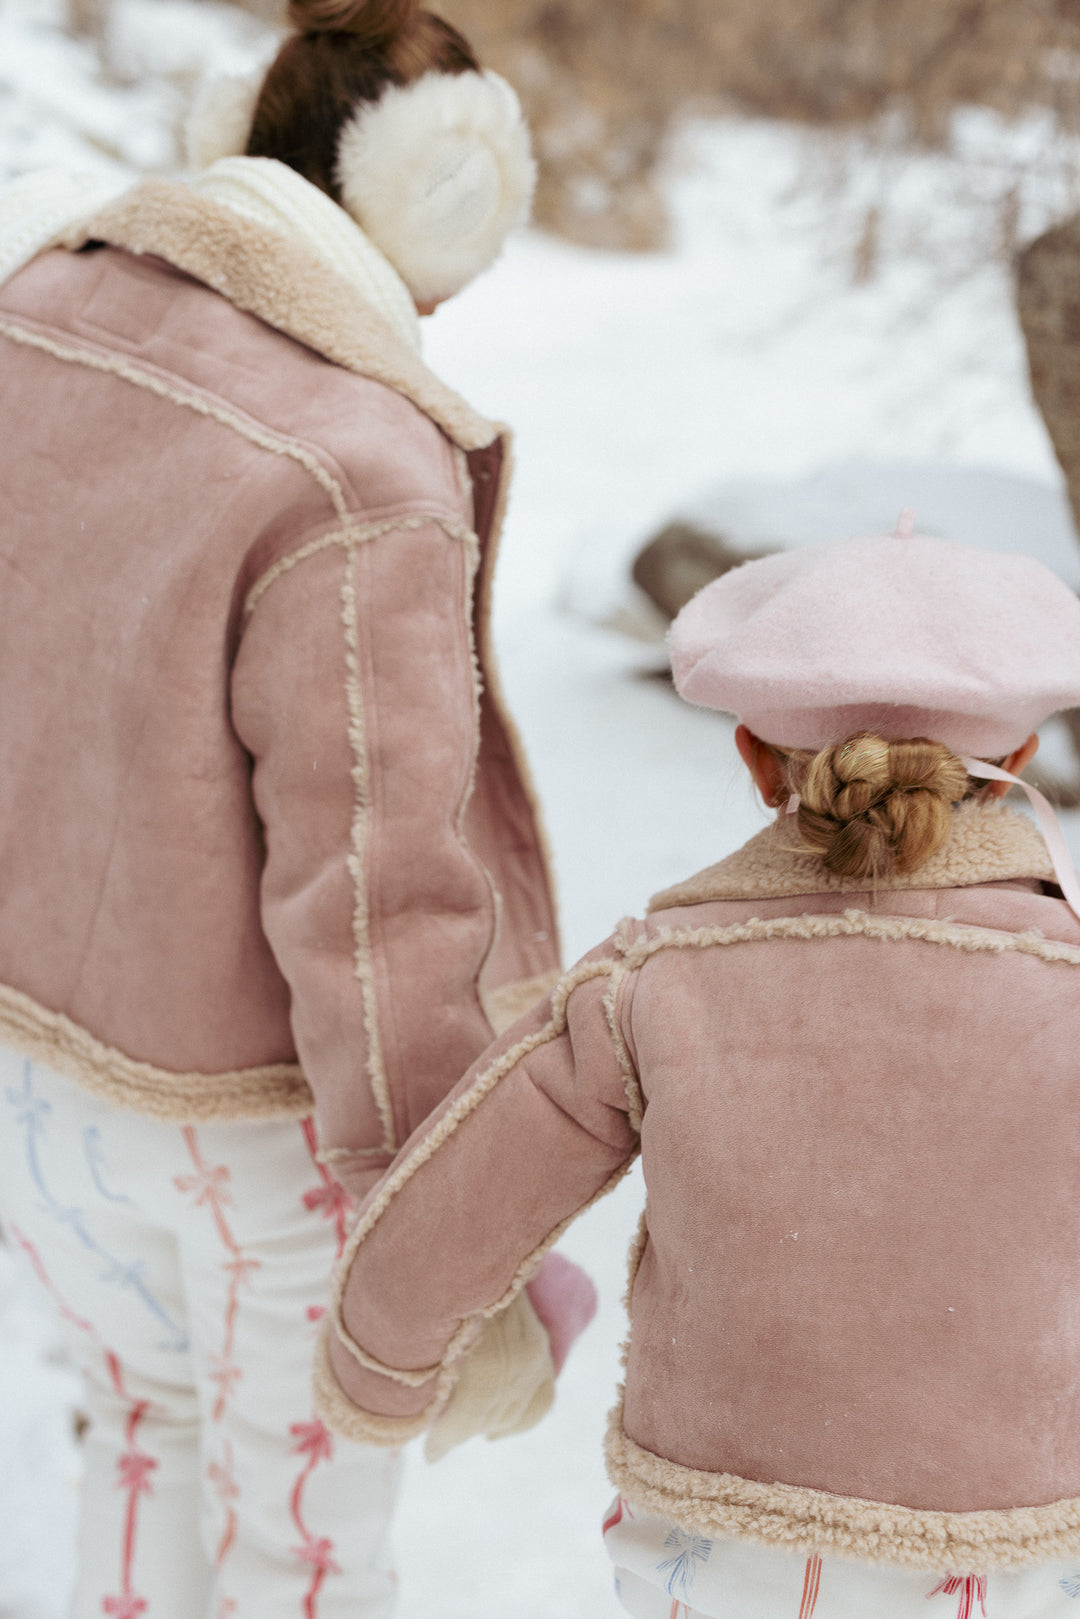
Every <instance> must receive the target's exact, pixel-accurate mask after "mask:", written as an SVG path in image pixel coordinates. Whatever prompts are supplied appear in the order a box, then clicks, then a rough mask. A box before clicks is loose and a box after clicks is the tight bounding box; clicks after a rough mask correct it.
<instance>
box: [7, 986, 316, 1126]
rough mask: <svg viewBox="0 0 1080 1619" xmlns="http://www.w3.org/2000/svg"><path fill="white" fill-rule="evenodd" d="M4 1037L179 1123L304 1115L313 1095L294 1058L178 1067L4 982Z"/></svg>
mask: <svg viewBox="0 0 1080 1619" xmlns="http://www.w3.org/2000/svg"><path fill="white" fill-rule="evenodd" d="M0 1043H2V1044H4V1045H7V1046H10V1047H11V1048H12V1049H13V1050H15V1051H19V1052H22V1053H23V1055H24V1056H27V1057H31V1058H33V1059H34V1060H36V1061H38V1062H42V1063H45V1064H47V1065H48V1067H50V1068H52V1069H54V1070H55V1071H56V1072H57V1073H59V1074H63V1075H64V1076H65V1077H66V1078H68V1079H71V1080H73V1081H74V1082H75V1083H76V1084H77V1085H80V1086H81V1087H82V1088H83V1090H86V1091H89V1092H90V1094H91V1095H92V1096H97V1097H99V1098H100V1099H101V1100H102V1101H105V1102H112V1103H114V1104H115V1105H116V1106H117V1107H122V1108H127V1109H128V1110H129V1111H131V1112H135V1113H145V1114H149V1115H150V1116H151V1117H152V1118H156V1119H161V1120H163V1121H165V1122H168V1123H174V1124H210V1123H228V1122H230V1121H232V1120H234V1119H300V1118H306V1117H307V1116H308V1115H309V1114H311V1113H312V1112H314V1109H315V1100H314V1097H313V1096H312V1094H311V1090H310V1088H309V1086H308V1083H307V1080H306V1079H305V1078H304V1075H303V1073H302V1072H301V1070H300V1068H299V1067H298V1066H297V1065H296V1064H295V1063H267V1064H264V1065H262V1066H260V1067H255V1068H233V1069H228V1070H226V1071H224V1072H222V1073H216V1074H213V1073H211V1074H204V1073H198V1072H189V1073H181V1072H178V1071H176V1070H173V1069H169V1068H158V1067H157V1066H156V1065H155V1064H153V1063H148V1062H139V1061H137V1060H136V1059H135V1058H134V1057H127V1056H125V1055H124V1053H123V1052H122V1051H117V1050H116V1049H115V1048H114V1047H112V1046H107V1045H105V1044H104V1043H103V1042H102V1041H100V1040H97V1039H96V1038H95V1037H94V1036H93V1035H92V1034H90V1033H89V1032H88V1031H87V1030H86V1029H84V1028H82V1027H81V1026H80V1025H79V1024H78V1023H74V1022H73V1021H72V1020H71V1019H70V1018H68V1017H65V1016H64V1014H63V1013H62V1012H50V1011H48V1010H47V1009H46V1008H45V1007H43V1006H40V1005H39V1004H38V1002H37V1001H35V1000H32V999H31V997H30V996H29V995H24V994H22V992H21V991H20V990H16V989H11V988H10V987H9V986H7V985H0Z"/></svg>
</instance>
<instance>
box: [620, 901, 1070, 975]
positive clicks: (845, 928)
mask: <svg viewBox="0 0 1080 1619" xmlns="http://www.w3.org/2000/svg"><path fill="white" fill-rule="evenodd" d="M855 938H865V939H881V940H890V941H891V942H893V943H902V942H904V941H905V940H917V941H920V942H922V943H924V944H938V945H947V946H949V947H951V948H952V949H955V950H966V951H968V952H969V953H970V954H972V955H984V954H985V955H991V956H1000V955H1006V954H1008V953H1010V952H1015V953H1016V954H1017V955H1021V956H1034V957H1035V958H1036V960H1038V961H1045V962H1048V963H1052V964H1055V965H1064V966H1068V967H1080V945H1076V944H1063V943H1060V942H1059V941H1057V940H1055V939H1044V938H1043V937H1042V935H1041V934H1038V933H1008V932H1006V931H1004V930H1000V931H999V930H998V929H996V928H983V927H975V926H971V925H969V924H967V923H963V922H935V921H930V920H927V919H925V918H923V917H918V916H888V915H884V916H882V915H872V914H871V913H870V912H869V911H859V910H854V909H852V910H849V911H844V912H843V913H842V914H841V915H840V916H835V915H832V914H828V915H824V914H823V915H818V916H813V915H810V916H807V915H804V916H775V917H772V918H771V919H769V920H768V921H762V920H761V919H760V918H759V917H755V918H753V919H752V920H751V921H749V922H736V923H733V924H732V925H731V926H730V927H711V928H661V929H660V931H659V932H658V933H655V934H653V936H652V938H646V939H642V940H641V942H640V943H639V944H637V945H635V947H634V948H633V950H631V951H630V953H629V955H628V956H627V958H626V960H627V966H628V967H629V968H630V969H631V970H633V969H634V968H636V967H642V966H644V964H645V962H646V961H648V959H649V957H650V956H655V955H659V954H660V952H661V951H663V950H706V949H709V948H711V947H712V946H713V945H720V946H723V945H734V944H761V943H764V942H766V941H767V940H770V939H855Z"/></svg>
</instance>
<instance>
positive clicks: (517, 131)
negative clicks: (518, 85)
mask: <svg viewBox="0 0 1080 1619" xmlns="http://www.w3.org/2000/svg"><path fill="white" fill-rule="evenodd" d="M338 183H339V184H340V186H341V195H342V201H343V202H344V204H345V207H346V208H347V209H348V211H349V213H350V214H351V215H352V216H353V218H354V219H356V220H357V221H358V222H359V223H360V224H361V225H362V226H363V228H364V230H365V231H366V232H367V234H368V236H370V238H371V240H372V241H373V242H375V244H376V245H377V246H378V247H380V248H381V249H382V251H383V252H384V253H385V254H386V257H387V258H388V259H389V260H390V263H391V264H392V265H393V266H394V267H395V269H396V270H397V271H398V273H399V275H400V276H401V278H402V280H403V281H404V282H405V284H406V286H407V287H408V288H409V290H410V292H411V293H412V294H413V296H414V298H416V299H417V300H418V301H419V302H420V303H427V302H429V301H432V300H438V299H442V298H449V297H451V296H452V295H453V294H454V293H455V292H458V291H460V289H461V288H462V287H464V286H465V285H466V284H467V283H468V282H469V281H471V280H472V279H473V278H474V277H475V276H477V275H479V273H480V272H481V270H486V269H487V268H488V266H489V265H491V264H493V263H494V261H495V259H496V258H497V257H498V255H499V253H500V252H501V251H502V246H503V242H504V240H505V238H506V236H507V235H508V233H509V232H510V231H511V230H513V229H514V228H515V227H516V226H518V225H522V224H524V222H525V220H526V218H527V217H528V212H529V207H530V204H531V202H532V194H533V191H534V189H535V186H536V165H535V163H534V162H533V158H532V153H531V150H530V146H529V135H528V130H527V129H526V127H525V122H524V119H523V118H522V115H521V106H520V104H519V102H518V99H517V96H516V95H515V94H514V92H513V90H512V89H511V88H510V86H509V85H508V84H507V83H506V81H505V79H501V78H500V77H499V76H498V74H497V73H490V72H489V73H458V74H452V73H428V74H425V75H424V77H423V78H421V79H417V80H415V81H414V82H413V83H412V84H408V85H404V86H401V87H398V86H394V85H392V86H390V87H389V88H388V89H387V90H385V91H384V92H383V94H382V96H381V97H380V99H379V100H378V101H376V102H371V103H365V104H363V105H362V106H361V107H360V108H359V109H358V111H357V112H356V114H355V115H354V117H353V118H352V119H351V120H350V122H349V123H347V124H346V125H345V127H344V129H343V130H342V133H341V139H340V142H339V145H338Z"/></svg>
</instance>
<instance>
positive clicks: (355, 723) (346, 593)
mask: <svg viewBox="0 0 1080 1619" xmlns="http://www.w3.org/2000/svg"><path fill="white" fill-rule="evenodd" d="M356 556H357V547H356V546H355V545H352V546H350V547H349V548H348V549H347V550H346V553H345V568H344V571H343V574H342V580H341V622H342V626H343V629H344V636H345V702H346V707H347V711H348V717H349V718H348V730H349V746H350V749H351V751H352V757H353V762H352V768H351V771H350V775H351V776H352V781H353V815H352V825H351V829H350V841H351V845H352V847H351V849H350V851H349V858H348V869H349V874H350V876H351V877H352V881H353V922H352V930H353V973H354V976H355V977H356V979H357V981H358V982H359V984H360V990H361V998H362V1002H363V1010H364V1032H365V1034H366V1036H367V1070H368V1083H369V1084H370V1086H371V1092H372V1096H373V1098H374V1101H375V1107H376V1111H377V1112H378V1115H379V1119H380V1122H381V1124H382V1128H383V1139H382V1150H383V1151H384V1152H395V1151H396V1150H397V1133H396V1130H395V1126H394V1110H393V1103H392V1100H391V1097H390V1086H389V1082H388V1079H387V1075H386V1067H385V1064H384V1062H383V1053H382V1044H381V1041H380V1037H379V1007H378V997H377V994H376V989H375V969H374V962H373V960H372V951H371V913H370V906H369V904H368V893H367V849H368V835H369V830H370V809H371V803H370V779H369V771H368V758H367V734H366V726H365V723H364V693H363V685H362V678H361V673H360V629H359V611H358V606H357V598H356V582H355V579H354V573H353V570H354V568H355V565H356Z"/></svg>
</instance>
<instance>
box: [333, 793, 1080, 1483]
mask: <svg viewBox="0 0 1080 1619" xmlns="http://www.w3.org/2000/svg"><path fill="white" fill-rule="evenodd" d="M980 813H981V812H980V811H979V810H978V809H975V810H973V811H969V812H968V815H967V820H966V825H967V827H968V832H969V834H970V835H971V836H972V838H973V843H976V842H977V841H978V834H979V827H978V819H977V818H978V815H979V814H980ZM985 813H988V814H990V813H994V812H992V811H989V810H988V811H986V812H985ZM995 824H999V823H995ZM1025 836H1027V837H1030V834H1027V833H1025ZM777 841H778V842H782V840H777ZM785 858H786V857H785ZM1043 858H1044V857H1043V856H1040V857H1039V862H1040V863H1041V861H1042V859H1043ZM717 870H718V871H721V872H722V871H723V867H720V868H717ZM853 913H854V914H855V916H856V922H855V923H853V922H851V920H850V918H851V915H852V914H853ZM860 915H861V916H863V917H865V918H868V919H869V924H868V927H869V931H867V929H866V928H864V927H863V924H862V923H861V922H858V917H859V916H860ZM787 919H802V920H801V921H799V922H798V923H797V925H796V926H795V936H794V937H784V936H778V933H779V934H782V932H783V927H784V925H786V923H787ZM832 923H838V924H840V925H841V926H842V927H845V928H847V929H848V931H847V932H846V933H845V932H841V933H840V934H839V935H837V936H826V935H824V934H823V933H822V932H821V931H820V930H821V929H822V928H823V927H824V926H825V925H828V924H832ZM751 924H752V926H751ZM856 924H857V925H856ZM875 927H876V928H877V932H875V931H874V928H875ZM748 929H749V931H747V930H748ZM860 929H862V931H860ZM740 930H742V931H740ZM770 930H772V935H770ZM815 930H817V931H815ZM943 930H944V932H943ZM949 930H951V931H949ZM894 935H895V936H894ZM1049 942H1052V943H1049ZM1013 946H1016V947H1013ZM1055 946H1060V947H1065V948H1064V950H1062V949H1060V948H1059V949H1058V954H1059V955H1064V956H1066V957H1067V956H1068V952H1069V947H1071V948H1072V949H1073V951H1074V952H1075V951H1076V949H1077V947H1080V924H1078V922H1077V920H1076V919H1075V918H1074V917H1073V916H1072V915H1071V914H1070V912H1069V911H1068V909H1067V907H1066V906H1065V904H1064V902H1063V901H1062V900H1061V898H1060V897H1058V896H1057V895H1056V893H1055V892H1054V891H1053V889H1052V888H1051V887H1049V886H1048V885H1047V884H1045V883H1044V882H1043V881H1042V880H1039V879H1036V878H1034V877H1032V878H1030V879H1025V878H1023V877H1022V876H1017V877H1015V878H1012V879H1011V880H1008V881H1001V882H995V881H990V882H987V881H982V882H979V881H974V882H973V883H972V884H971V885H970V886H966V887H942V888H936V889H935V888H926V889H918V888H912V889H908V890H904V891H899V890H898V891H891V892H889V891H882V890H879V891H878V892H877V893H871V892H859V891H857V890H854V889H851V890H849V891H847V892H836V893H820V894H809V895H808V894H795V895H792V896H784V895H780V896H777V897H771V898H769V897H756V898H755V897H747V898H743V899H707V898H706V899H702V900H701V902H699V903H694V904H687V905H682V906H677V907H671V908H668V909H661V910H659V911H657V912H655V913H654V914H652V915H651V916H650V917H649V918H648V920H647V922H645V923H637V924H633V925H632V926H630V927H626V926H624V927H623V928H622V929H621V930H620V933H619V934H618V935H617V936H616V937H615V938H613V939H612V940H609V941H608V942H607V944H606V945H603V946H601V947H599V948H598V949H597V950H596V951H595V952H593V953H592V955H591V956H590V957H589V958H587V961H586V964H585V966H584V967H583V968H579V969H575V971H574V973H572V974H571V975H570V976H569V977H568V979H567V980H566V981H565V987H564V989H563V990H562V991H560V993H559V995H557V996H556V998H555V1000H554V1002H552V1003H549V1007H548V1009H547V1011H546V1012H545V1011H544V1010H543V1009H541V1010H538V1011H537V1012H536V1013H534V1014H533V1015H532V1016H531V1017H530V1018H528V1019H526V1020H523V1021H522V1023H521V1024H519V1025H518V1027H517V1029H516V1030H514V1031H511V1033H510V1034H508V1035H507V1036H506V1037H504V1040H503V1041H502V1042H501V1043H500V1044H499V1045H498V1046H496V1047H495V1048H493V1051H492V1053H490V1054H489V1055H488V1056H487V1057H486V1058H483V1059H481V1060H480V1061H479V1062H478V1063H477V1064H476V1065H475V1066H474V1068H473V1070H472V1071H471V1073H470V1074H469V1075H468V1076H467V1077H466V1078H465V1080H463V1082H462V1084H461V1086H460V1087H459V1089H458V1092H457V1096H458V1098H459V1099H460V1100H459V1103H458V1113H459V1114H460V1113H461V1110H462V1108H463V1106H464V1099H465V1098H467V1097H471V1098H474V1100H475V1105H472V1106H471V1107H470V1108H469V1109H468V1110H467V1112H466V1113H465V1114H464V1115H463V1116H461V1118H460V1122H459V1123H458V1124H457V1126H456V1128H454V1129H453V1130H451V1131H449V1132H448V1131H447V1129H446V1126H445V1125H440V1119H441V1118H442V1117H444V1116H445V1115H446V1112H447V1109H448V1108H449V1107H451V1106H452V1105H453V1099H451V1102H449V1103H448V1104H447V1105H446V1107H445V1108H444V1109H442V1110H440V1113H439V1114H438V1115H436V1117H435V1119H433V1120H432V1121H431V1123H430V1124H429V1125H428V1126H427V1127H425V1129H424V1130H422V1131H421V1132H419V1133H418V1135H417V1136H416V1137H415V1138H414V1140H413V1142H412V1143H411V1144H410V1149H409V1150H407V1151H406V1153H405V1154H403V1155H402V1158H401V1160H400V1162H399V1166H398V1169H397V1171H396V1172H395V1174H394V1175H393V1177H392V1178H388V1180H387V1181H386V1183H385V1185H384V1187H383V1188H382V1189H381V1190H380V1191H379V1192H377V1193H375V1194H373V1198H372V1201H371V1202H370V1203H369V1204H368V1205H367V1209H366V1211H364V1210H362V1211H361V1221H360V1225H359V1226H358V1231H357V1235H358V1239H359V1240H358V1245H357V1246H356V1250H355V1254H354V1256H353V1258H352V1262H351V1269H350V1271H349V1273H348V1280H347V1286H346V1290H345V1295H344V1312H343V1321H344V1330H345V1331H346V1332H347V1334H348V1335H349V1336H350V1337H351V1338H352V1340H353V1341H354V1342H355V1343H357V1344H359V1345H360V1346H362V1348H363V1350H364V1351H365V1352H366V1353H367V1354H368V1355H369V1356H370V1357H374V1359H375V1360H376V1361H378V1362H381V1363H383V1364H384V1365H385V1366H387V1367H392V1368H408V1369H422V1368H427V1367H434V1366H436V1365H437V1364H438V1363H439V1362H440V1359H441V1358H442V1357H443V1356H444V1354H445V1353H446V1351H447V1348H448V1345H449V1344H450V1343H451V1341H452V1338H453V1335H454V1334H455V1333H456V1332H457V1331H458V1329H459V1326H460V1324H461V1323H462V1322H463V1321H468V1320H469V1319H470V1317H471V1316H474V1315H475V1314H476V1313H477V1312H481V1311H483V1310H485V1309H489V1308H490V1307H491V1306H492V1305H493V1304H494V1303H495V1302H496V1301H497V1300H499V1299H500V1298H501V1297H503V1296H504V1295H505V1292H506V1290H507V1289H508V1288H509V1287H510V1286H511V1285H512V1282H513V1278H514V1276H515V1274H519V1273H520V1272H519V1268H520V1267H522V1266H523V1264H527V1262H528V1256H529V1255H530V1254H531V1253H534V1252H535V1251H536V1249H537V1247H538V1245H540V1244H542V1243H543V1242H544V1240H545V1237H546V1236H547V1234H548V1233H550V1232H551V1231H552V1230H553V1229H555V1228H556V1227H557V1226H559V1225H560V1224H561V1222H563V1221H565V1220H566V1219H567V1218H568V1217H570V1216H572V1215H573V1214H574V1213H575V1212H576V1211H577V1210H579V1209H580V1208H582V1207H583V1206H584V1205H585V1204H587V1203H588V1202H589V1200H590V1199H591V1198H593V1197H595V1196H596V1195H597V1193H598V1192H599V1191H600V1190H601V1189H602V1188H603V1187H604V1186H605V1185H606V1184H608V1183H609V1182H610V1179H611V1176H612V1174H613V1172H615V1171H617V1169H618V1167H619V1166H620V1165H621V1164H626V1163H627V1162H628V1161H629V1160H630V1159H631V1158H632V1157H633V1155H634V1154H635V1153H636V1152H637V1150H638V1149H639V1147H640V1151H641V1153H642V1157H643V1165H644V1171H645V1182H646V1187H647V1193H648V1202H647V1207H646V1211H645V1221H644V1226H643V1233H642V1245H641V1247H640V1251H639V1262H638V1264H637V1269H636V1275H635V1277H634V1281H633V1288H632V1297H631V1304H630V1313H631V1337H630V1345H629V1359H628V1363H627V1368H626V1398H625V1410H624V1418H623V1421H624V1431H625V1434H626V1435H627V1436H628V1437H629V1438H630V1439H631V1440H633V1441H635V1442H636V1444H637V1445H639V1446H640V1447H642V1448H643V1450H645V1451H646V1452H649V1453H651V1454H652V1456H654V1457H656V1458H661V1459H663V1460H666V1461H671V1462H675V1463H677V1464H680V1465H681V1466H683V1467H686V1468H691V1469H697V1470H702V1471H704V1472H706V1473H709V1474H713V1475H736V1476H737V1477H740V1478H743V1479H747V1480H751V1481H757V1482H759V1483H762V1484H767V1485H772V1484H774V1483H781V1484H789V1485H793V1486H802V1487H807V1488H810V1489H813V1490H817V1491H824V1492H829V1493H831V1494H835V1495H838V1496H844V1497H855V1498H859V1499H861V1500H863V1501H870V1502H881V1503H888V1504H892V1505H898V1506H906V1507H913V1508H918V1509H923V1510H927V1511H940V1512H946V1513H967V1512H971V1511H976V1510H980V1509H1003V1508H1010V1507H1020V1506H1036V1505H1044V1504H1047V1503H1052V1502H1056V1501H1059V1500H1062V1499H1063V1498H1068V1497H1074V1496H1077V1495H1080V1379H1078V1377H1077V1366H1078V1364H1080V1268H1078V1266H1077V1254H1078V1253H1080V1197H1078V1196H1077V1189H1078V1187H1080V1128H1078V1102H1077V1089H1076V1052H1077V1050H1078V1049H1080V957H1077V958H1076V959H1050V958H1052V957H1053V955H1054V949H1055ZM1040 952H1041V953H1040ZM567 993H569V999H568V1000H567V999H566V995H567ZM560 1003H565V1006H566V1013H565V1020H564V1022H562V1025H561V1026H560V1020H561V1014H560V1012H559V1006H560ZM545 1017H548V1018H549V1022H548V1023H547V1025H546V1026H545V1021H544V1020H545ZM609 1020H610V1021H609ZM515 1042H516V1044H515ZM507 1052H510V1053H511V1056H510V1057H509V1058H507V1057H506V1053H507ZM500 1076H501V1077H500ZM639 1109H641V1110H643V1111H642V1117H641V1126H640V1135H639V1134H638V1131H637V1129H636V1128H635V1119H636V1115H637V1112H638V1110H639ZM429 1143H436V1145H435V1146H434V1150H431V1149H430V1147H429V1145H428V1144H429ZM410 1163H414V1164H416V1165H417V1166H418V1167H416V1168H415V1169H414V1171H413V1172H412V1173H409V1166H410ZM332 1355H333V1364H334V1367H335V1371H336V1373H337V1376H338V1378H339V1380H340V1382H341V1384H342V1386H343V1388H344V1389H345V1390H346V1392H347V1393H349V1394H351V1395H352V1397H353V1398H354V1399H355V1400H356V1401H357V1402H358V1403H360V1404H363V1405H364V1406H365V1407H366V1409H368V1410H370V1411H373V1412H380V1411H385V1412H387V1413H389V1412H391V1411H397V1412H402V1411H412V1412H416V1411H419V1410H422V1409H423V1408H424V1406H425V1404H426V1403H427V1402H430V1401H431V1400H432V1398H433V1394H434V1392H435V1388H436V1384H435V1381H434V1379H433V1378H432V1379H429V1380H428V1381H427V1382H426V1383H424V1384H423V1385H422V1386H420V1387H419V1388H414V1389H410V1390H406V1389H404V1388H403V1387H402V1386H400V1385H398V1384H394V1383H392V1380H391V1378H390V1377H388V1376H382V1377H380V1375H379V1374H378V1373H377V1372H375V1371H374V1370H372V1369H370V1368H367V1369H365V1368H362V1367H361V1366H360V1365H358V1364H357V1361H356V1359H355V1357H353V1356H352V1355H351V1352H350V1350H349V1349H348V1347H347V1345H346V1344H345V1343H344V1342H343V1341H341V1340H339V1341H337V1342H336V1343H335V1345H334V1347H333V1351H332ZM672 1487H673V1488H674V1487H675V1486H672ZM692 1505H693V1503H692V1501H690V1500H689V1499H688V1501H687V1507H688V1510H690V1508H691V1507H692Z"/></svg>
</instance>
